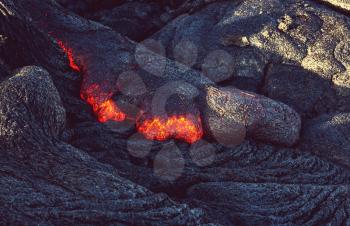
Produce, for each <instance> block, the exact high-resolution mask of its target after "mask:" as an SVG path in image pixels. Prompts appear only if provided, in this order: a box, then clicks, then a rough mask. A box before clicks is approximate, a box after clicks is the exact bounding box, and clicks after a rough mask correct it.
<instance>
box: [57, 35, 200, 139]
mask: <svg viewBox="0 0 350 226" xmlns="http://www.w3.org/2000/svg"><path fill="white" fill-rule="evenodd" d="M56 41H57V44H58V45H59V46H60V47H61V49H62V50H63V51H64V52H65V53H66V55H67V57H68V60H69V66H70V68H71V69H72V70H74V71H77V72H81V70H80V68H79V66H78V65H77V64H76V63H75V60H74V57H73V51H72V49H71V48H68V47H67V46H66V45H65V44H64V43H63V41H61V40H58V39H56ZM80 95H81V98H82V99H83V100H85V101H86V102H87V103H88V104H90V105H91V106H92V109H93V111H94V113H95V114H96V116H97V118H98V120H99V121H100V122H101V123H105V122H107V121H117V122H121V121H124V120H125V119H126V118H127V115H126V114H125V113H124V112H123V111H122V110H121V109H119V108H118V106H117V104H116V103H115V102H114V101H113V100H112V99H111V98H109V97H111V96H112V93H105V92H103V91H102V90H101V88H100V86H99V85H98V84H92V85H90V86H89V87H88V88H84V89H82V90H81V92H80ZM137 130H138V132H140V133H142V134H143V135H144V136H145V137H146V138H147V139H150V140H159V141H164V140H167V139H170V138H174V139H179V140H184V141H186V142H188V143H191V144H192V143H195V142H196V141H198V140H199V139H201V137H202V136H203V130H202V123H201V120H200V118H199V117H197V118H195V117H193V116H191V115H187V116H185V115H174V116H171V117H168V118H160V117H154V118H152V119H148V120H145V121H143V122H142V123H141V124H139V125H138V126H137Z"/></svg>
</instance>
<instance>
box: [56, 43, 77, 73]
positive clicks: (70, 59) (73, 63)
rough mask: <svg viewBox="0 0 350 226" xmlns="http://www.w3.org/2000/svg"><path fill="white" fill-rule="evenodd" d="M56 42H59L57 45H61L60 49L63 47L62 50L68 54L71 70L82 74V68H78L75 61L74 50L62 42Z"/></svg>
mask: <svg viewBox="0 0 350 226" xmlns="http://www.w3.org/2000/svg"><path fill="white" fill-rule="evenodd" d="M56 41H57V44H58V45H59V47H61V49H62V50H63V51H64V52H65V53H66V55H67V57H68V60H69V66H70V68H72V70H74V71H78V72H80V68H79V67H78V65H77V64H76V63H75V61H74V58H73V51H72V49H70V48H67V47H66V46H65V44H64V43H63V42H62V41H61V40H56Z"/></svg>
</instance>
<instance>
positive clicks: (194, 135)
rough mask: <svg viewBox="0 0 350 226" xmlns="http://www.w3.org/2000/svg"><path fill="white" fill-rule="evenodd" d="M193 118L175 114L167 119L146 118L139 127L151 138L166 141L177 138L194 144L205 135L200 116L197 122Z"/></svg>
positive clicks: (140, 130)
mask: <svg viewBox="0 0 350 226" xmlns="http://www.w3.org/2000/svg"><path fill="white" fill-rule="evenodd" d="M192 118H193V117H190V116H183V115H174V116H171V117H168V118H167V119H162V118H160V117H155V118H152V119H149V120H145V121H144V122H142V123H141V124H140V125H138V127H137V129H138V131H139V132H140V133H142V134H143V135H144V136H145V137H146V138H147V139H150V140H159V141H164V140H167V139H169V138H175V139H179V140H184V141H186V142H188V143H191V144H192V143H195V142H196V141H198V140H199V139H200V138H201V137H202V135H203V130H202V125H201V121H200V118H199V117H198V119H197V122H195V120H192Z"/></svg>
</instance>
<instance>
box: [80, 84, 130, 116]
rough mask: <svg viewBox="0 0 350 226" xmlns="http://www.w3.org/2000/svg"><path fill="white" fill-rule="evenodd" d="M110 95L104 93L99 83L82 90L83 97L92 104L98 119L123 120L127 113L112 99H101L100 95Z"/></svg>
mask: <svg viewBox="0 0 350 226" xmlns="http://www.w3.org/2000/svg"><path fill="white" fill-rule="evenodd" d="M102 96H110V95H106V94H103V93H102V91H101V89H100V87H99V85H97V84H92V85H91V86H90V87H89V88H87V89H86V90H82V91H81V98H82V99H83V100H85V101H86V102H87V103H89V104H90V105H91V106H92V110H93V111H94V112H95V114H96V116H97V118H98V120H99V121H100V122H102V123H105V122H107V121H116V122H121V121H124V120H125V118H126V114H125V113H124V112H123V111H121V110H120V109H119V108H118V106H117V104H116V103H115V102H114V101H113V100H112V99H107V100H104V101H100V100H99V99H100V98H99V97H102Z"/></svg>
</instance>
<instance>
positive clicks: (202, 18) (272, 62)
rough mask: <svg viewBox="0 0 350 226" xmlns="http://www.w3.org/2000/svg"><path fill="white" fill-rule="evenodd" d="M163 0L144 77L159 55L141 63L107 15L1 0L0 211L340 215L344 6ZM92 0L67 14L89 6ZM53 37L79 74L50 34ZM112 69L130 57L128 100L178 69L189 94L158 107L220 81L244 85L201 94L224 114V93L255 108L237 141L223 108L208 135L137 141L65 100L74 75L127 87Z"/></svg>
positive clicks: (293, 221) (314, 218)
mask: <svg viewBox="0 0 350 226" xmlns="http://www.w3.org/2000/svg"><path fill="white" fill-rule="evenodd" d="M89 1H90V0H87V1H85V0H84V2H86V3H87V2H89ZM61 2H63V0H62V1H61ZM90 2H91V3H93V2H95V3H96V2H98V1H95V0H92V1H90ZM104 2H113V1H104ZM129 2H131V3H134V2H136V1H129ZM137 2H138V1H137ZM67 3H68V4H69V5H71V7H73V8H74V7H78V5H79V2H78V1H76V2H75V1H69V2H67ZM95 3H94V4H95ZM119 3H120V4H119ZM119 3H116V4H114V3H113V4H114V5H113V7H114V6H119V5H121V4H124V2H122V1H120V2H119ZM163 3H164V2H163ZM182 3H183V4H182ZM103 4H104V3H101V5H100V4H99V5H98V6H99V7H102V5H103ZM167 4H168V5H169V8H170V10H169V11H168V10H166V11H167V12H164V15H162V18H165V19H166V20H171V22H170V23H169V24H168V25H167V26H165V27H163V29H162V30H160V31H159V32H158V33H157V34H155V35H154V36H152V37H149V38H150V39H152V38H153V39H157V38H158V37H159V38H160V40H161V42H162V43H163V47H164V49H165V50H166V51H165V52H166V53H165V54H163V55H162V54H161V53H162V47H161V46H159V45H157V44H156V45H155V47H156V48H155V50H153V49H152V50H153V51H156V52H157V53H158V54H160V55H162V56H161V57H159V56H155V55H153V54H150V55H151V56H153V57H154V58H151V59H153V62H155V63H157V65H159V64H160V65H161V64H162V63H164V61H163V60H165V61H166V68H165V71H166V74H167V75H168V77H167V78H166V79H165V78H158V79H155V77H157V76H154V75H153V74H152V72H155V71H156V72H157V69H159V68H146V69H145V68H142V65H140V64H139V63H140V62H138V61H137V60H136V59H134V58H135V56H136V55H137V54H135V50H137V49H138V48H139V47H140V45H138V44H137V43H135V42H133V41H130V40H129V39H128V38H124V37H123V36H121V35H118V34H117V33H115V30H116V31H118V27H115V28H114V29H111V28H108V27H106V26H103V25H101V24H99V23H96V22H93V21H87V20H86V19H84V18H81V17H79V16H76V15H75V14H73V13H71V12H70V11H69V10H67V9H63V8H61V7H60V6H58V5H57V4H56V3H55V1H53V0H47V1H46V0H45V1H39V0H30V1H29V0H22V1H12V0H0V81H2V83H1V84H0V159H1V165H0V185H1V186H0V224H3V225H23V224H25V225H38V224H45V225H115V224H116V225H201V224H202V223H207V222H212V223H214V224H221V225H282V224H283V225H325V224H332V225H347V224H348V222H349V214H348V212H349V206H350V205H349V199H348V196H349V184H350V170H349V165H348V159H349V156H348V152H347V146H348V142H347V136H346V135H347V133H348V128H349V122H348V113H347V112H348V111H349V109H350V105H349V103H348V102H349V101H348V100H349V99H348V98H349V89H348V88H349V86H348V79H347V76H346V75H347V72H348V65H349V60H348V52H349V51H348V49H349V48H348V45H347V44H346V43H347V41H348V40H349V39H348V33H349V32H348V30H347V27H348V25H349V19H348V18H347V17H346V16H345V14H344V13H343V12H342V11H334V10H333V9H332V8H331V7H328V6H327V5H322V4H318V3H316V2H314V1H306V0H301V1H297V2H296V1H292V0H290V1H289V0H288V1H273V0H268V1H262V0H246V1H211V0H209V1H204V0H198V1H186V2H182V1H181V4H180V3H179V4H176V3H173V2H172V1H171V2H170V1H168V2H166V3H165V5H167ZM92 5H93V4H92ZM252 6H254V7H252ZM89 7H90V6H89ZM68 8H69V7H68ZM102 8H103V7H102ZM102 8H98V9H97V11H95V10H92V11H93V12H92V11H89V10H90V9H91V8H90V9H89V10H87V9H86V8H85V9H83V11H81V15H84V16H86V17H88V18H91V17H90V16H91V15H93V14H95V13H97V14H98V13H99V12H98V11H100V10H101V9H102ZM105 9H106V8H103V10H105ZM108 9H109V8H108ZM86 10H87V11H86ZM110 10H111V11H113V9H110ZM184 13H185V14H184ZM116 15H118V14H116ZM176 16H178V17H176ZM157 17H158V15H157ZM174 17H176V18H174ZM130 18H131V19H132V18H133V17H130ZM172 18H174V19H172ZM111 19H115V18H113V15H112V14H111ZM116 19H117V20H118V18H116ZM133 19H135V21H137V20H139V19H138V18H137V17H136V18H133ZM145 23H146V22H145ZM62 28H64V29H62ZM53 31H59V32H56V33H52V32H53ZM48 33H49V34H48ZM54 34H56V35H55V36H54ZM57 34H58V35H60V36H58V35H57ZM62 37H63V42H64V44H67V47H70V48H72V53H73V55H74V59H75V60H76V62H75V63H76V64H77V65H78V66H80V69H81V70H80V72H77V71H73V70H72V68H71V67H70V66H69V63H70V59H69V57H67V55H68V54H67V52H64V51H63V50H62V47H61V48H60V47H59V45H58V40H57V39H59V38H62ZM189 38H190V41H192V43H195V45H194V46H195V47H196V48H197V50H196V49H195V48H194V46H193V45H191V44H190V43H188V42H186V40H188V39H189ZM147 40H148V39H147ZM61 41H62V40H61ZM179 43H180V44H181V45H178V44H179ZM68 44H71V45H68ZM141 47H142V46H141ZM139 50H140V48H139ZM141 50H142V51H144V49H142V48H141ZM221 50H224V51H225V52H226V53H229V54H230V55H231V56H232V58H230V57H228V58H225V57H227V55H226V53H224V52H222V51H221ZM142 51H141V53H142V54H143V53H144V52H147V51H144V52H142ZM139 53H140V52H139ZM142 54H141V55H138V57H141V58H142V57H143V56H146V57H147V56H150V55H147V54H145V55H142ZM164 56H165V57H164ZM194 56H196V57H194ZM222 56H224V57H222ZM166 58H170V59H166ZM223 58H224V59H226V60H224V61H223V62H221V60H222V59H223ZM129 60H130V61H129ZM157 61H158V62H157ZM176 61H178V62H176ZM125 62H129V63H130V62H131V63H130V64H128V63H125ZM179 62H180V63H181V64H179ZM193 62H194V64H193ZM141 63H142V62H141ZM203 63H204V66H203V70H202V64H203ZM27 65H38V66H40V67H38V66H29V67H24V68H23V66H27ZM184 65H187V67H186V66H184ZM232 65H234V67H232ZM143 66H144V65H143ZM216 66H219V69H218V70H216V69H215V67H216ZM220 66H222V67H220ZM140 67H141V69H140ZM191 67H192V68H191ZM135 68H136V69H135ZM150 69H151V70H150ZM152 69H156V70H155V71H152ZM125 70H127V71H130V70H136V71H137V75H138V76H139V79H138V80H137V81H136V87H137V89H136V88H135V89H134V90H133V89H128V90H122V91H121V92H122V93H124V92H125V93H131V94H133V91H134V92H135V93H138V94H140V93H141V94H142V93H143V92H142V91H143V89H144V88H147V89H149V90H151V92H150V94H149V95H148V96H147V95H146V96H143V95H140V96H141V97H139V98H136V100H138V101H139V102H141V103H142V102H143V103H146V102H147V101H148V100H149V99H150V98H151V97H152V94H154V93H157V91H158V88H159V86H160V84H161V85H163V84H166V83H167V82H168V79H170V80H171V81H173V82H174V81H175V82H178V81H179V78H181V81H186V84H187V85H189V84H190V85H192V86H193V88H194V90H196V89H197V91H199V93H200V94H201V96H199V98H194V102H193V103H192V102H191V101H189V100H187V99H186V101H184V102H178V101H179V99H180V100H181V98H183V96H181V95H179V96H176V95H175V98H174V99H173V98H171V99H170V101H169V104H168V105H169V106H168V107H169V108H170V109H173V110H174V109H175V110H178V111H183V110H186V106H187V104H189V103H191V104H193V105H191V104H189V105H188V106H191V107H198V106H199V107H200V106H203V105H201V104H200V102H201V101H203V99H205V98H203V97H206V94H208V93H206V91H205V90H208V89H209V90H228V93H229V94H230V93H231V92H232V93H235V94H237V93H238V94H240V95H244V96H243V97H244V98H243V97H241V96H240V95H228V96H232V97H233V98H231V101H229V102H228V103H230V104H229V105H224V104H223V103H225V101H226V102H227V100H226V99H225V97H226V95H222V96H221V97H222V98H215V97H220V95H218V96H215V95H212V97H213V98H214V100H216V101H214V106H215V107H216V108H215V109H216V110H220V107H221V108H223V107H226V108H224V109H226V110H230V111H231V113H232V112H234V114H232V115H231V116H232V117H231V118H235V117H236V118H242V117H239V116H242V114H243V113H244V112H245V111H246V109H242V111H240V109H236V108H235V107H236V106H241V107H242V106H243V107H251V108H250V109H251V111H252V113H251V114H252V115H253V116H254V117H252V118H255V117H256V118H260V119H261V118H262V119H264V120H260V121H259V120H257V122H260V123H262V124H260V125H259V126H258V127H256V128H254V127H248V131H245V132H248V133H247V134H249V135H248V136H247V137H245V140H244V141H243V138H244V135H245V134H244V133H243V132H244V129H243V127H242V125H241V124H238V125H237V121H236V120H233V121H234V122H235V123H236V124H230V123H227V121H226V123H223V121H222V120H221V119H225V117H222V116H221V117H217V116H216V117H215V119H216V120H215V121H214V122H215V125H216V128H220V129H221V131H222V132H224V134H223V135H225V136H223V135H222V133H219V136H222V137H224V138H225V139H223V140H222V139H219V140H217V141H218V142H216V141H215V140H213V139H209V137H207V136H206V137H205V139H207V138H208V139H207V140H204V139H202V140H200V141H199V142H198V143H196V144H192V145H191V144H187V143H184V142H181V141H177V140H168V141H163V142H158V141H150V140H145V139H144V137H143V136H142V135H140V134H138V133H136V131H135V128H134V125H131V126H130V125H125V124H118V123H105V124H102V123H99V122H98V121H97V119H96V117H95V115H94V114H93V112H92V110H91V107H90V106H88V105H87V104H86V103H85V102H84V101H83V100H81V98H80V89H81V85H83V86H84V85H86V84H87V82H88V80H89V79H92V80H93V81H94V82H101V84H104V85H105V86H104V89H105V90H106V91H112V94H111V95H110V96H111V98H112V99H113V100H115V101H124V100H129V99H133V98H130V97H128V96H127V97H125V96H123V95H120V93H119V90H118V92H115V90H114V88H115V86H114V85H115V82H116V81H118V82H120V80H119V78H120V77H119V75H120V74H121V73H122V72H125ZM201 71H202V73H201ZM213 72H214V73H213ZM216 72H217V74H216ZM225 72H232V74H225ZM203 75H206V76H207V77H202V76H203ZM213 75H217V76H213ZM298 76H299V77H298ZM218 78H220V79H218ZM222 78H224V80H221V79H222ZM211 79H212V80H214V81H211ZM217 79H218V80H219V81H217ZM103 81H107V82H106V83H102V82H103ZM140 81H143V82H144V84H141V85H140ZM177 84H181V83H177ZM232 85H234V86H236V87H238V88H242V89H243V88H244V89H247V90H250V91H254V92H257V93H259V94H255V93H251V92H245V91H241V90H238V89H236V88H229V87H227V86H232ZM160 87H163V86H160ZM179 87H180V88H181V87H182V86H179ZM179 87H178V88H179ZM184 87H185V86H184ZM184 87H182V88H184ZM187 87H188V86H187ZM163 88H164V87H163ZM165 88H167V87H165ZM173 88H174V87H173ZM222 88H223V89H222ZM191 90H192V89H187V93H190V94H191V92H190V91H191ZM168 91H169V92H165V96H166V95H168V94H169V93H172V92H173V90H172V89H168ZM163 93H164V92H163ZM163 93H162V92H161V94H163ZM212 93H215V92H212ZM218 94H222V93H221V92H219V93H218ZM262 95H266V96H267V97H269V98H272V99H275V100H276V101H273V100H272V99H269V98H267V97H264V96H262ZM107 96H109V95H107ZM131 96H132V95H131ZM179 97H181V98H179ZM103 98H105V97H103ZM228 100H230V99H228ZM257 100H259V101H257ZM298 100H299V101H298ZM261 101H262V102H263V103H262V104H266V105H264V108H259V106H260V105H259V104H258V103H259V102H261ZM242 102H243V103H244V104H242ZM174 103H175V104H174ZM179 103H180V104H181V103H183V105H178V104H179ZM260 104H261V103H260ZM146 105H147V104H146ZM177 106H180V107H177ZM274 107H276V108H274ZM261 109H265V110H268V111H267V112H270V113H271V114H262V112H264V111H257V110H261ZM274 109H275V110H277V112H274ZM293 109H295V110H296V111H297V112H298V113H300V114H301V115H302V116H303V123H302V124H301V129H302V131H303V133H302V139H301V140H300V141H299V142H296V143H295V141H296V140H297V134H298V133H296V132H295V131H296V130H295V128H299V127H300V120H299V117H298V114H297V113H296V112H295V111H294V110H293ZM197 110H200V111H201V112H204V109H202V108H198V109H197ZM219 112H220V111H216V112H215V111H214V113H219ZM285 113H288V114H285ZM323 113H327V114H326V115H324V116H321V117H319V115H320V114H323ZM285 115H288V116H287V117H286V118H284V116H285ZM290 116H292V117H290ZM243 118H244V117H243ZM290 119H293V120H290ZM221 131H220V132H221ZM293 131H294V132H293ZM206 132H208V131H206ZM261 132H263V133H261ZM254 133H256V134H258V135H261V134H263V135H264V138H263V139H259V137H258V136H254ZM288 133H289V135H291V134H292V135H291V136H289V135H288ZM242 137H243V138H242ZM220 138H221V137H220ZM233 138H234V139H237V140H239V142H232V141H233ZM289 138H290V139H289ZM281 140H282V141H283V143H282V144H281V142H278V141H281ZM227 141H228V144H229V145H226V144H227ZM268 142H269V143H270V144H267V143H268ZM232 143H233V144H234V145H232ZM293 143H294V145H293V146H292V147H290V148H286V147H285V146H286V144H287V145H291V144H293ZM164 193H166V194H164ZM208 225H213V224H208Z"/></svg>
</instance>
